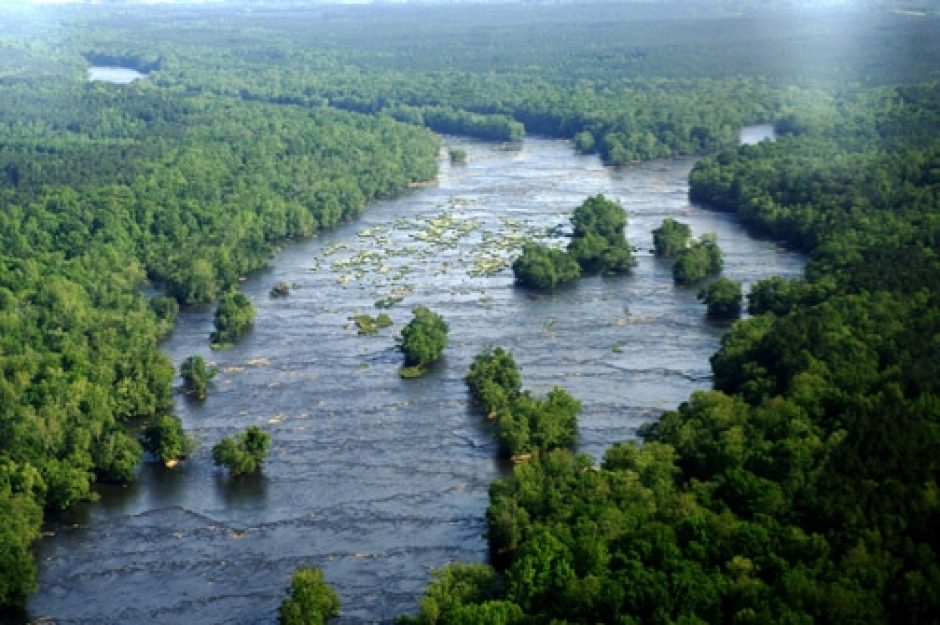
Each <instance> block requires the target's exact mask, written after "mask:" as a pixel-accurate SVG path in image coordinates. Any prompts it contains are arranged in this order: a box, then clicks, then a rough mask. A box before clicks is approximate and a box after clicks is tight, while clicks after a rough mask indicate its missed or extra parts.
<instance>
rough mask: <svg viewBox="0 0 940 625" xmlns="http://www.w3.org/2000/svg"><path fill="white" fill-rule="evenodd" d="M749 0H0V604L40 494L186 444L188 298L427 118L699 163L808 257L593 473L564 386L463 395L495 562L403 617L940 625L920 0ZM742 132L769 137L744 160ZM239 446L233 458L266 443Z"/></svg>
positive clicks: (310, 212) (38, 513)
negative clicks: (492, 414) (785, 1)
mask: <svg viewBox="0 0 940 625" xmlns="http://www.w3.org/2000/svg"><path fill="white" fill-rule="evenodd" d="M746 6H747V7H748V9H747V10H741V9H740V7H739V6H737V5H727V6H723V7H721V8H719V9H715V8H714V7H713V8H712V9H711V12H702V13H700V11H704V9H702V8H701V6H700V5H696V8H695V9H689V8H688V7H685V6H684V5H679V4H665V5H655V6H654V5H648V6H647V5H633V4H631V3H620V4H609V5H608V4H593V5H591V6H589V7H588V6H584V7H580V6H577V5H567V6H561V7H559V6H546V7H539V9H538V10H537V11H533V10H532V9H531V8H526V7H523V6H498V7H477V8H475V9H474V8H464V9H461V14H460V15H459V16H458V17H460V18H461V19H455V18H454V13H453V11H454V10H456V9H454V7H434V6H427V7H414V6H412V7H393V6H390V7H331V6H319V7H313V8H310V7H305V8H300V7H293V8H292V9H291V10H290V11H287V10H281V9H276V8H271V9H269V10H266V9H264V8H262V7H260V6H259V5H245V6H240V7H234V8H233V7H231V6H225V7H214V6H202V7H182V8H177V9H174V10H172V11H171V10H169V9H167V10H166V12H165V13H163V14H161V16H160V17H155V15H156V14H155V13H154V12H153V11H151V10H149V9H147V8H139V7H138V8H134V7H125V8H124V9H123V10H122V11H113V12H109V11H101V10H98V9H96V8H95V7H81V6H76V7H56V8H49V7H46V8H31V9H28V10H17V9H16V8H15V7H14V8H12V9H2V10H0V18H6V19H2V20H0V21H2V23H0V502H2V505H0V547H2V548H0V607H2V608H7V607H17V606H22V605H24V603H25V601H26V599H27V597H28V595H29V593H30V592H32V591H33V590H34V589H35V587H36V582H35V571H36V566H35V563H34V561H33V553H32V552H31V544H32V543H33V541H35V540H36V539H37V538H38V536H39V532H40V527H41V522H42V517H43V510H44V509H46V510H58V509H65V508H67V507H69V506H70V505H72V504H74V503H75V502H76V501H79V500H82V499H86V498H89V497H92V496H93V484H94V483H95V482H101V481H117V482H123V481H128V480H131V479H133V477H134V474H135V471H136V465H137V464H138V462H139V460H140V459H141V457H142V453H143V450H144V449H146V450H147V451H148V452H149V453H151V454H153V455H154V456H155V457H157V458H159V459H160V460H162V461H165V462H166V461H171V460H176V459H178V458H179V457H181V456H185V455H186V453H187V452H188V450H189V448H190V441H189V440H188V438H187V437H186V434H185V432H183V431H182V428H181V426H180V423H179V420H178V419H176V418H175V417H173V416H172V415H170V414H169V412H170V410H171V407H172V395H171V382H172V379H173V376H174V371H173V367H172V366H171V364H170V363H169V362H168V360H167V359H166V358H165V357H164V356H162V355H161V354H160V352H159V349H158V340H159V338H160V337H162V336H165V335H166V334H167V332H168V331H169V330H170V329H171V328H172V324H173V319H174V318H175V315H176V313H177V312H178V310H179V305H183V306H186V305H194V304H207V303H209V302H212V301H214V300H215V299H216V298H218V297H219V296H220V295H221V294H223V293H227V292H229V291H230V289H232V288H233V287H235V286H237V283H238V280H239V278H241V277H243V276H245V275H246V274H248V273H249V272H251V271H254V270H257V269H259V268H261V267H263V266H264V265H265V263H266V262H267V261H268V259H269V258H270V257H271V255H272V254H273V253H274V252H275V251H276V250H277V246H278V244H279V243H281V242H283V241H285V240H288V239H292V238H297V237H303V236H309V235H311V234H313V233H315V232H317V231H319V230H322V229H324V228H329V227H332V226H335V225H336V224H338V223H340V222H342V221H344V220H349V219H354V218H355V217H356V216H358V215H359V214H360V213H361V212H362V211H363V210H364V209H365V207H366V205H367V204H368V202H369V201H371V200H374V199H377V198H385V197H390V196H393V195H395V194H397V193H399V192H401V191H402V190H404V189H405V188H407V187H408V186H409V184H411V183H413V182H417V181H422V180H427V179H430V178H433V177H434V175H435V172H436V158H437V154H438V151H439V141H438V140H437V138H436V137H435V136H434V135H433V134H432V133H431V132H429V131H428V130H427V129H426V128H429V129H431V130H437V131H444V132H458V133H462V134H468V135H472V136H477V137H481V138H485V139H491V140H496V141H510V142H511V141H518V140H519V139H521V138H522V137H523V135H524V134H525V133H528V134H543V135H550V136H557V137H564V138H572V139H574V140H575V146H576V148H577V149H578V150H579V151H581V152H584V153H598V154H599V155H600V156H601V157H602V158H603V159H604V160H605V161H606V162H607V163H609V164H615V165H620V164H628V163H631V162H633V161H637V160H648V159H653V158H660V157H670V156H676V155H693V154H704V153H710V154H713V155H711V156H707V157H706V158H704V159H702V160H701V161H700V162H699V164H698V165H697V166H696V168H695V169H694V171H693V173H692V178H691V181H692V197H693V198H694V199H696V200H698V201H701V202H704V203H707V204H709V205H711V206H713V207H714V208H716V209H720V210H733V211H736V212H737V213H738V214H739V215H740V216H741V218H742V219H743V220H744V222H745V223H746V224H748V225H749V226H751V227H753V228H755V229H757V230H759V231H761V232H763V233H765V234H767V235H769V236H772V237H775V238H777V239H781V240H784V241H786V242H787V243H788V244H790V245H792V246H794V247H798V248H800V249H802V250H804V251H805V252H807V253H808V254H809V257H810V264H809V266H808V268H807V271H806V276H805V278H804V279H802V280H796V281H785V280H780V279H775V280H769V281H765V282H763V283H761V284H758V285H756V286H755V287H754V288H753V289H752V291H751V293H750V294H749V297H748V302H749V313H750V314H751V317H750V318H749V319H746V320H743V321H740V322H737V323H735V324H734V325H733V326H732V328H731V330H730V331H729V333H728V334H727V335H726V337H725V338H724V340H723V342H722V347H721V349H720V351H719V352H718V353H716V354H715V356H714V357H713V359H712V367H713V370H714V390H711V391H703V392H700V393H696V394H695V395H694V396H693V397H691V398H690V399H689V401H688V402H686V403H683V404H682V405H681V406H679V407H678V408H677V409H675V410H671V411H668V412H666V413H665V414H664V415H663V416H662V418H661V419H658V420H656V421H654V422H652V423H650V424H649V425H648V426H646V427H645V428H644V429H643V431H642V432H641V439H642V442H625V443H621V444H617V445H614V446H613V447H611V448H610V450H609V451H608V452H607V454H606V456H605V458H604V459H603V461H602V463H601V464H600V465H599V466H597V465H596V464H595V462H594V460H593V459H591V458H587V457H585V456H582V455H577V454H576V453H575V452H573V451H571V450H570V449H568V448H569V447H571V445H572V443H573V441H574V431H575V430H574V428H575V422H574V415H575V414H576V413H577V409H578V406H577V402H576V400H574V399H573V398H570V397H569V396H567V395H561V393H563V391H559V392H558V393H556V395H555V397H554V399H553V398H552V397H551V396H550V397H549V398H546V399H545V400H539V399H535V398H532V397H530V396H529V395H527V394H526V393H524V392H522V391H521V387H520V384H521V380H519V376H518V375H515V376H513V375H508V377H506V378H505V380H506V384H508V385H509V386H507V387H506V388H502V387H499V386H498V385H495V386H494V385H493V384H490V385H489V386H485V385H483V384H482V382H480V384H479V388H480V389H481V390H479V391H476V392H477V394H478V399H479V400H480V401H481V402H482V403H483V404H484V405H485V406H488V408H492V409H493V410H489V409H488V411H496V412H504V413H505V414H506V415H508V416H504V417H503V419H502V421H503V422H504V424H505V427H504V428H503V429H502V430H501V431H502V432H504V433H502V434H499V438H500V443H501V445H502V447H503V449H504V451H505V452H506V453H513V452H514V450H517V449H518V450H519V451H524V452H526V453H532V454H533V457H532V459H531V460H530V461H528V462H525V463H522V464H520V465H519V466H518V467H516V469H515V471H514V472H513V474H512V475H510V476H507V477H506V478H504V479H502V480H499V481H497V482H496V483H494V484H493V486H492V488H491V493H490V496H491V502H490V507H489V510H488V513H487V522H488V527H489V529H488V540H489V543H490V546H491V549H492V553H493V559H492V566H486V565H454V566H452V567H449V568H447V569H444V570H442V571H440V572H438V573H437V574H436V576H435V578H434V580H433V581H432V583H431V585H430V586H429V588H428V593H427V597H426V599H425V600H424V602H422V605H421V611H420V613H419V615H418V616H416V617H413V620H415V621H416V622H420V623H438V624H445V623H481V622H493V623H497V622H498V623H556V624H561V623H566V622H568V623H583V622H598V623H621V624H626V623H684V624H688V625H691V624H693V623H717V622H723V623H724V622H727V623H788V624H796V623H814V622H818V623H936V622H937V619H938V617H937V615H938V614H940V605H938V599H937V596H936V589H937V588H938V587H940V564H938V562H940V558H938V550H940V535H938V529H937V528H938V527H940V503H938V501H940V498H938V487H937V481H938V477H940V466H938V458H940V389H938V388H937V384H938V381H940V371H938V364H937V363H938V358H937V355H938V354H940V343H938V337H940V327H938V325H940V314H938V312H937V311H940V301H938V299H940V284H938V276H940V260H938V254H937V250H938V246H940V231H938V226H940V221H938V216H940V199H938V189H940V139H938V137H940V87H938V83H937V82H936V81H937V80H938V79H940V37H937V36H936V35H937V32H938V31H940V29H938V24H940V21H938V20H940V18H938V17H937V16H936V15H935V14H933V13H930V12H928V13H926V14H923V15H918V14H916V13H915V14H905V13H902V12H891V11H888V10H886V9H884V8H881V7H880V6H879V5H877V4H876V5H874V6H873V7H865V8H859V9H857V10H856V9H852V8H845V7H842V8H839V7H835V8H832V7H830V8H826V9H819V10H803V11H796V12H784V11H783V10H782V9H774V8H773V7H771V8H767V9H765V10H753V9H752V8H750V7H751V5H746ZM834 42H837V43H841V44H843V45H835V44H834ZM95 62H109V63H111V62H113V63H119V64H122V65H126V66H131V67H135V68H137V69H139V70H141V71H144V72H148V74H149V75H148V78H147V80H144V81H139V82H136V83H133V84H130V85H108V84H102V83H88V82H86V70H87V66H88V64H89V63H95ZM928 81H934V82H928ZM914 83H920V84H914ZM899 85H900V86H899ZM748 122H775V123H776V127H777V130H778V133H780V135H781V137H780V139H779V140H778V141H776V142H774V143H762V144H760V145H756V146H748V147H741V148H738V147H736V146H735V144H736V141H737V132H738V129H739V127H740V126H741V125H742V124H743V123H748ZM621 235H622V227H621ZM616 243H618V244H619V243H622V242H621V241H620V240H619V238H618V240H617V241H616ZM684 245H685V244H684V242H683V244H682V246H683V247H684ZM706 247H707V246H706ZM627 249H628V248H627ZM705 251H706V252H708V250H705ZM543 255H544V254H543ZM705 256H708V254H705ZM621 260H622V261H623V262H620V263H619V265H618V266H619V267H622V268H624V269H625V268H626V267H627V266H628V265H629V264H630V263H629V262H627V259H625V258H622V259H621ZM568 265H569V266H568V267H567V268H566V269H565V271H562V272H560V275H561V278H562V279H558V280H556V281H553V282H552V284H551V286H555V284H557V283H558V282H563V281H564V279H568V278H570V277H573V276H576V275H577V273H578V272H577V270H578V267H577V265H576V264H575V265H574V266H571V263H568ZM713 269H714V268H713ZM706 273H707V272H706ZM148 283H149V284H151V285H152V286H153V287H154V288H155V289H156V290H157V291H159V292H161V293H162V295H163V296H160V295H158V296H156V297H150V298H148V297H147V296H146V295H144V294H143V293H144V292H143V290H142V288H141V287H142V286H143V285H145V284H148ZM149 292H150V291H148V293H149ZM167 296H168V297H167ZM249 303H250V302H249ZM223 312H224V311H223ZM243 320H244V319H243ZM244 326H245V324H244V323H242V324H240V325H239V327H240V329H241V330H243V329H244ZM223 338H224V337H223ZM232 338H234V337H232ZM206 340H207V342H208V340H209V337H206ZM438 352H439V350H438ZM506 355H507V354H505V353H504V352H497V351H495V350H494V351H492V352H490V353H489V354H488V355H487V356H486V357H487V358H492V357H499V358H501V359H503V361H505V356H506ZM510 359H511V357H510ZM480 362H481V363H483V361H482V360H481V361H480ZM504 364H506V363H505V362H504ZM480 366H481V367H482V366H483V365H482V364H481V365H480ZM513 367H514V364H513ZM480 371H482V370H481V369H478V370H477V372H478V373H479V372H480ZM481 376H482V374H480V375H479V376H478V375H476V374H474V373H473V372H471V377H470V378H469V379H471V380H474V379H479V380H483V379H484V378H483V377H481ZM481 393H489V395H486V394H481ZM500 393H502V395H500ZM488 397H489V399H488ZM553 401H554V404H552V402H553ZM487 402H494V403H493V405H492V406H489V405H488V404H487ZM501 402H506V403H505V404H503V403H501ZM552 406H555V407H556V408H557V410H555V411H554V413H551V414H553V415H554V416H555V417H557V418H554V419H548V420H545V419H541V417H542V416H543V413H545V412H546V411H548V412H551V410H548V409H549V408H552ZM137 418H149V419H150V420H149V424H150V425H149V427H147V428H146V429H145V431H144V436H143V438H142V442H143V448H142V447H141V445H140V444H138V442H137V440H136V436H135V434H134V433H133V431H132V429H131V427H130V426H131V425H132V424H133V423H135V422H136V419H137ZM540 423H550V424H554V425H552V432H551V436H549V435H548V434H544V433H543V432H541V431H540V430H539V427H540V426H539V424H540ZM555 426H557V427H555ZM543 434H544V435H543ZM239 440H240V442H239V441H235V442H231V441H230V445H229V447H228V448H226V449H227V450H228V451H229V452H231V453H228V454H227V457H226V458H220V461H221V462H223V463H225V464H229V465H230V466H234V467H236V472H249V471H250V470H252V469H254V468H256V467H257V464H258V462H260V459H261V458H263V455H264V454H263V453H261V451H263V452H264V453H266V452H267V449H268V441H267V439H265V440H264V441H261V440H260V438H259V440H258V441H256V443H257V444H255V445H254V448H255V451H256V452H257V453H255V454H254V455H250V454H249V455H250V456H251V457H250V458H249V460H251V462H244V463H242V462H240V461H239V462H236V460H239V459H241V460H244V458H241V457H240V456H239V453H241V452H245V453H247V451H246V449H243V447H245V445H244V444H243V443H245V442H246V441H245V440H243V439H239ZM239 444H241V447H239ZM549 449H551V451H549ZM233 450H234V451H233ZM235 452H239V453H235ZM245 453H242V456H244V455H245ZM236 456H239V457H238V458H236ZM246 457H247V456H246ZM229 461H231V462H229ZM249 465H251V466H250V467H249ZM242 469H244V471H242ZM314 581H315V582H317V583H319V582H321V581H322V579H321V578H319V577H318V578H317V579H316V580H314ZM317 592H318V596H320V595H322V597H325V599H323V602H324V603H325V604H326V606H327V607H326V608H325V612H324V614H325V615H328V614H333V613H334V612H335V611H336V605H335V604H336V601H335V597H334V596H333V595H331V594H330V593H328V592H326V591H322V589H319V587H318V590H317ZM299 594H300V590H297V591H296V592H295V591H293V590H292V595H298V596H299ZM298 601H299V599H298ZM285 610H286V611H287V612H285V614H288V613H290V614H292V612H291V611H292V610H294V608H293V607H289V608H285ZM284 618H288V617H287V616H284ZM409 620H410V619H409Z"/></svg>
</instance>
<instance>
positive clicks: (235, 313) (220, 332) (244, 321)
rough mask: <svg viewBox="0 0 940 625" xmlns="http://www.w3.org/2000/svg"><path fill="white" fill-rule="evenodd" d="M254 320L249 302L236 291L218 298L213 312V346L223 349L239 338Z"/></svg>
mask: <svg viewBox="0 0 940 625" xmlns="http://www.w3.org/2000/svg"><path fill="white" fill-rule="evenodd" d="M254 320H255V308H254V306H252V304H251V300H249V299H248V298H247V297H245V296H244V295H243V294H242V293H239V292H238V291H228V292H227V293H225V294H223V295H222V297H220V298H219V305H218V307H217V308H216V311H215V332H213V333H212V343H213V345H214V346H218V347H225V346H227V345H231V344H232V343H234V342H235V341H237V340H238V339H239V338H241V337H242V336H243V335H244V334H245V333H246V332H248V330H249V328H251V324H252V323H253V322H254Z"/></svg>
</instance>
